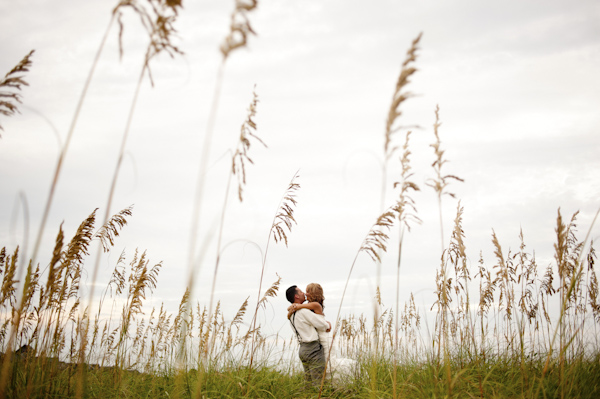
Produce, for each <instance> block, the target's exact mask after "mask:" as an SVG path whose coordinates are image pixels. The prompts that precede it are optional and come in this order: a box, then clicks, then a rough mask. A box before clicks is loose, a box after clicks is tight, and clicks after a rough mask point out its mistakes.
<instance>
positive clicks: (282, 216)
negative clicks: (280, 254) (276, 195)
mask: <svg viewBox="0 0 600 399" xmlns="http://www.w3.org/2000/svg"><path fill="white" fill-rule="evenodd" d="M298 177H299V176H298V172H296V174H295V175H294V177H293V178H292V180H291V181H290V184H289V186H288V188H287V190H286V191H285V194H284V196H283V199H282V201H281V206H280V207H279V210H278V211H277V214H276V215H275V220H274V221H273V224H272V225H271V233H273V238H274V239H275V242H279V241H281V240H282V239H283V240H284V242H285V246H286V247H287V245H288V240H287V235H286V232H285V231H286V229H287V231H288V232H291V231H292V225H293V224H294V223H296V220H295V219H294V206H296V204H297V202H296V191H298V190H299V189H300V184H298V183H296V179H297V178H298Z"/></svg>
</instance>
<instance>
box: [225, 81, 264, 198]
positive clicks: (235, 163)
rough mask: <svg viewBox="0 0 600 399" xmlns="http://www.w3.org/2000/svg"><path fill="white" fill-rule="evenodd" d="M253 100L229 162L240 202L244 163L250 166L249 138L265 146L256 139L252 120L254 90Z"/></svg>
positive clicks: (244, 170) (244, 171)
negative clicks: (236, 184) (235, 177)
mask: <svg viewBox="0 0 600 399" xmlns="http://www.w3.org/2000/svg"><path fill="white" fill-rule="evenodd" d="M252 95H253V99H252V102H251V103H250V106H249V107H248V116H247V117H246V120H245V121H244V123H242V127H241V129H240V141H239V143H238V147H237V148H236V150H235V153H234V154H233V159H232V161H231V170H232V173H233V174H234V175H236V176H237V179H238V198H239V200H240V202H242V201H243V197H242V192H243V190H244V186H245V185H246V165H245V162H246V161H248V162H250V163H251V164H253V163H254V162H252V159H251V158H250V157H249V156H248V150H249V149H250V145H251V141H250V138H254V139H256V140H258V142H259V143H261V144H262V145H263V146H265V148H267V145H266V144H265V143H264V142H263V141H262V140H261V139H260V137H258V136H257V135H256V134H255V132H256V123H255V122H254V120H252V118H254V117H255V116H256V106H257V104H258V95H257V94H256V87H255V90H254V91H252Z"/></svg>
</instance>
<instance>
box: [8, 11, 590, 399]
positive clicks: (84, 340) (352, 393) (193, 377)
mask: <svg viewBox="0 0 600 399" xmlns="http://www.w3.org/2000/svg"><path fill="white" fill-rule="evenodd" d="M236 4H237V6H236V8H235V9H234V12H233V15H232V21H238V22H239V21H242V22H239V23H237V24H234V23H232V26H231V32H230V34H229V36H227V37H226V38H225V39H224V41H223V45H222V47H221V52H222V56H223V58H222V65H221V69H220V71H219V73H218V75H217V76H216V81H217V85H216V86H217V89H216V90H217V94H215V99H214V103H213V109H212V110H211V111H210V118H209V122H208V126H207V130H206V137H205V143H204V147H203V154H202V157H201V159H200V172H199V178H198V183H197V187H196V198H195V201H194V204H196V208H195V209H194V210H193V215H192V216H191V219H192V224H193V226H192V230H191V233H190V235H191V237H190V243H192V244H191V245H190V246H191V248H190V256H189V258H190V265H191V264H192V263H193V262H195V259H197V258H198V254H200V255H202V251H204V250H205V249H204V248H196V247H195V245H196V243H197V242H198V241H199V240H198V237H197V235H198V234H199V233H198V230H199V227H198V224H199V214H200V213H201V212H200V208H201V207H202V204H203V197H204V196H205V195H206V194H205V193H204V181H203V176H204V175H205V172H206V169H207V168H208V165H207V162H208V155H209V153H210V142H211V135H212V134H213V130H214V123H215V121H214V118H215V109H216V106H217V104H218V101H219V100H218V98H219V96H218V91H219V89H220V86H221V84H222V82H221V80H222V78H223V77H222V76H223V75H222V71H223V68H224V67H225V65H226V63H227V62H228V59H229V55H230V54H231V53H232V52H234V51H235V50H236V49H238V48H241V47H244V46H245V45H246V42H247V40H248V38H249V37H251V36H252V33H253V31H252V28H251V26H250V19H249V18H250V16H251V14H252V12H253V11H254V9H255V7H256V2H249V3H248V4H245V3H241V2H237V3H236ZM180 5H181V4H180V1H177V0H171V1H169V0H150V1H149V2H147V3H146V2H144V3H142V2H136V1H131V2H124V1H123V2H120V3H119V4H118V6H117V7H116V8H115V10H114V12H113V19H112V20H111V23H110V24H109V27H108V30H110V29H112V26H113V24H115V23H116V22H117V21H118V16H119V12H120V11H121V9H123V8H127V7H132V8H133V9H134V12H135V13H137V15H139V18H140V19H141V21H142V22H143V26H144V27H145V28H146V30H147V33H148V35H149V38H150V44H149V46H148V48H147V51H146V55H145V60H144V64H143V66H142V68H141V70H140V78H139V83H138V87H137V91H136V96H135V97H134V100H133V102H132V104H131V111H130V112H131V113H130V117H129V119H128V121H127V126H126V127H125V131H124V134H123V137H122V142H121V143H119V145H120V155H119V158H118V162H117V165H116V167H115V171H114V177H113V181H112V185H111V189H110V192H109V193H108V201H107V203H106V204H105V206H104V207H103V208H101V209H103V212H104V214H103V215H101V216H100V215H98V210H93V211H92V212H91V213H90V215H89V217H88V218H86V219H85V220H84V221H82V223H81V225H80V226H79V228H78V229H77V231H76V232H74V234H73V233H71V232H65V231H63V228H62V226H48V228H49V229H58V233H57V235H56V238H55V241H54V250H53V252H52V254H51V256H49V258H50V261H49V262H48V263H47V264H40V263H38V261H39V259H40V258H41V256H40V254H38V249H39V248H40V240H41V237H42V236H43V234H42V233H43V231H44V230H45V228H46V226H45V224H46V220H47V216H48V213H49V211H50V209H51V207H52V201H53V193H54V188H55V187H56V184H57V181H58V180H59V178H60V176H61V168H62V163H63V159H64V157H65V156H66V154H67V153H68V150H69V142H70V138H71V136H72V134H73V132H74V126H75V125H76V122H77V118H78V112H79V109H80V107H81V104H82V103H83V102H84V101H85V96H86V90H87V85H88V84H89V81H90V80H91V79H92V78H93V72H94V68H95V65H96V63H94V65H93V66H92V68H91V71H90V75H89V79H88V82H87V83H86V87H85V88H84V90H83V93H82V96H81V99H80V102H79V104H78V111H77V112H76V114H75V116H74V119H73V122H72V126H71V128H70V130H69V133H68V138H67V140H66V141H65V143H64V144H63V147H62V151H61V154H60V157H59V160H58V162H57V166H56V170H55V174H54V182H53V185H52V188H51V190H50V194H49V196H48V199H47V203H46V208H45V212H44V215H43V217H42V221H41V226H40V229H39V234H38V236H37V241H36V242H35V243H34V249H33V251H32V254H31V256H30V260H29V262H23V258H22V257H21V256H20V254H19V251H20V250H21V249H20V248H19V247H16V248H10V247H7V246H2V249H1V252H0V276H1V277H2V286H1V289H0V350H1V352H2V354H1V357H0V397H1V398H26V397H27V398H42V397H45V398H46V397H50V398H71V397H73V398H107V397H115V398H163V397H164V398H237V397H250V398H309V397H335V398H346V397H356V398H363V397H364V398H404V397H406V398H431V397H457V398H470V397H473V398H475V397H477V398H516V397H519V398H521V397H522V398H574V397H578V398H596V397H600V341H599V340H598V328H599V327H600V298H599V293H600V292H599V287H598V279H597V275H596V272H595V261H596V254H595V251H594V247H593V242H591V240H589V237H587V236H586V237H584V238H583V239H581V238H580V237H579V236H578V234H579V232H578V230H577V223H578V220H577V214H574V215H572V216H570V217H568V218H565V216H564V215H562V214H561V212H560V210H559V211H558V214H557V217H556V223H555V226H556V227H555V231H556V240H555V242H554V249H555V254H554V259H555V262H554V264H552V265H549V266H547V267H543V268H542V267H539V266H538V264H537V263H536V259H535V256H534V252H533V251H531V250H529V249H528V248H527V246H526V245H525V240H524V238H523V235H521V237H520V238H521V245H520V247H519V250H518V251H516V252H511V251H510V250H509V251H508V252H506V251H504V250H503V249H502V247H501V243H500V242H499V240H498V239H497V237H496V235H495V234H494V235H493V238H492V241H493V245H494V248H495V260H494V261H493V264H489V263H486V262H484V260H483V259H481V261H480V262H479V263H478V264H477V265H476V266H475V267H473V266H471V265H470V263H469V262H468V260H467V254H466V249H465V245H464V242H463V241H464V237H465V232H464V231H463V221H462V214H463V209H462V207H461V205H460V203H459V205H458V207H457V209H456V215H455V218H454V223H453V226H452V229H451V234H450V240H449V242H448V243H447V245H446V244H445V243H444V234H443V231H444V226H443V221H442V217H441V207H442V202H443V200H444V198H447V197H448V196H451V197H453V196H454V195H453V194H452V193H451V184H455V183H459V182H461V181H462V179H461V178H460V177H459V176H455V175H452V174H449V173H448V172H447V171H446V166H445V164H446V162H447V159H446V158H445V154H444V150H443V146H442V142H441V139H440V134H441V132H440V131H439V130H440V122H439V117H438V111H439V110H436V112H435V115H436V120H435V123H434V141H433V143H432V145H431V146H432V147H433V150H434V154H435V161H434V163H433V165H432V166H433V170H432V172H433V174H434V176H435V177H434V178H433V179H431V180H429V181H428V182H427V183H426V184H427V185H428V186H430V187H431V188H432V189H433V190H434V192H435V194H436V196H437V200H438V203H439V206H440V232H441V236H442V245H441V248H440V264H439V266H438V269H437V273H436V280H435V287H436V290H435V296H436V300H435V302H434V303H431V304H428V305H429V306H430V307H431V308H430V309H431V310H433V311H434V313H433V315H434V316H433V318H429V319H427V318H426V317H425V316H424V313H425V312H423V310H419V309H418V307H417V306H416V305H415V301H414V297H413V296H412V295H411V299H410V301H408V302H406V303H404V304H400V301H399V285H400V284H399V281H400V280H399V279H400V270H401V261H402V244H403V236H404V234H405V233H406V234H409V232H410V227H411V226H412V225H414V224H417V223H419V222H420V220H419V218H418V216H417V212H416V206H417V204H416V203H415V201H414V200H413V199H412V196H411V195H412V194H414V192H415V191H419V190H420V188H419V187H418V185H417V184H416V183H415V182H414V181H412V177H413V172H412V166H411V162H410V155H411V151H410V135H411V133H410V132H404V131H400V129H399V128H398V126H399V118H400V116H401V114H402V112H401V107H402V105H403V103H404V102H405V101H406V100H407V99H409V98H410V95H409V93H408V92H407V89H406V87H407V85H408V84H409V82H410V78H411V77H412V75H413V74H415V73H416V71H417V69H416V67H415V65H416V63H417V59H418V50H419V45H420V38H421V35H418V36H417V37H416V38H415V39H414V40H413V41H412V44H410V46H409V48H408V51H407V53H406V58H405V60H404V63H403V64H402V68H401V71H400V74H399V77H398V80H397V84H396V87H395V89H394V96H393V99H392V102H391V105H390V109H389V110H388V114H387V115H388V117H387V121H386V128H385V132H384V137H385V146H384V159H385V160H386V161H385V163H384V165H383V174H384V175H385V174H386V173H387V172H386V171H387V166H388V165H387V163H388V162H391V159H392V158H393V157H392V156H393V155H397V153H400V162H401V171H402V174H401V176H400V179H399V181H398V182H396V183H395V184H394V186H393V187H385V185H384V187H382V198H384V197H385V192H386V190H388V189H393V190H395V192H396V193H397V199H396V201H394V203H393V204H392V205H391V206H389V207H388V208H386V209H385V210H383V211H382V212H381V214H380V216H379V217H378V218H377V219H376V221H375V223H374V224H373V227H372V228H371V229H370V230H369V231H368V232H365V239H364V241H363V243H362V245H361V247H360V248H357V253H356V257H358V256H359V255H361V254H362V255H363V256H364V255H368V256H370V257H371V258H372V259H373V261H374V263H375V264H376V265H379V264H380V261H381V257H382V256H384V253H385V252H386V251H387V249H388V248H389V247H397V248H398V255H397V256H398V258H397V279H398V280H397V284H396V290H397V293H396V303H395V306H393V307H390V308H385V307H383V306H382V305H381V303H379V306H376V311H375V317H374V318H373V319H371V318H370V317H369V318H367V317H365V316H364V315H351V316H343V317H342V316H341V312H340V310H341V304H340V310H338V312H337V316H336V318H335V319H333V320H332V321H335V329H334V332H333V340H334V341H333V347H334V348H335V352H336V353H337V355H338V357H343V358H350V359H355V360H357V367H356V368H355V369H354V370H353V373H352V374H351V375H348V376H345V378H343V379H341V380H335V381H332V380H330V379H324V382H323V385H322V387H321V388H320V389H314V388H306V386H305V382H304V378H303V373H302V372H301V370H299V368H298V366H297V365H296V363H297V362H295V360H296V358H295V353H296V352H297V343H296V342H295V340H294V339H293V338H292V339H285V338H282V337H279V336H272V335H267V334H264V333H263V331H262V329H261V325H260V322H259V317H258V315H259V312H260V311H261V309H262V308H263V307H264V306H266V305H267V304H268V302H269V301H270V300H271V299H272V298H273V297H275V296H277V295H281V292H280V288H281V287H280V285H281V278H278V279H277V280H276V281H274V282H271V284H270V285H268V284H267V282H266V281H264V278H266V277H265V276H264V270H265V265H266V261H267V256H268V249H269V243H271V242H275V243H276V242H282V243H285V244H287V240H288V234H289V233H290V231H291V229H292V227H293V226H294V224H295V223H296V221H295V219H294V210H295V206H296V192H297V190H298V189H299V188H300V186H299V184H298V182H297V177H296V176H294V178H293V179H292V180H291V181H290V183H289V185H288V187H287V190H285V192H284V193H283V196H282V199H281V202H280V205H279V208H278V209H277V210H276V213H275V218H274V220H273V223H272V225H271V228H270V231H269V238H268V241H267V246H266V248H265V251H264V253H263V257H262V269H261V275H260V283H259V286H258V287H256V289H257V297H256V306H254V307H251V306H249V300H248V299H247V300H246V301H245V302H243V303H241V304H240V307H239V310H238V311H237V313H236V314H233V315H225V314H223V311H222V309H221V304H220V302H219V300H218V298H215V285H216V280H217V274H218V271H219V267H220V255H218V256H217V258H216V262H215V264H214V265H210V267H212V268H214V276H213V280H212V291H211V295H210V302H209V303H206V304H204V303H198V302H194V301H193V300H192V299H190V294H189V293H190V292H191V291H192V288H193V284H194V281H195V277H196V276H194V274H193V272H191V274H190V275H189V276H186V277H187V284H188V287H187V290H186V291H185V293H184V294H183V295H182V297H181V301H180V305H179V310H178V312H176V313H173V314H172V313H170V312H168V311H166V310H165V309H164V308H163V307H158V308H152V309H148V308H147V305H146V299H147V298H148V297H149V296H150V295H151V294H152V291H153V290H154V289H156V287H157V285H158V284H160V273H161V268H162V264H161V263H157V264H151V263H150V261H149V260H148V258H147V256H146V253H144V252H137V251H136V252H135V253H134V254H133V255H130V256H129V257H127V256H126V255H125V254H124V253H122V254H121V255H120V256H119V257H118V260H117V262H116V263H115V265H114V270H113V272H112V276H111V279H110V282H109V283H108V284H107V285H106V286H105V287H103V288H102V289H101V292H95V290H97V289H98V288H95V284H94V283H95V282H96V277H97V271H98V267H99V266H98V265H99V263H100V258H101V256H102V255H103V254H105V253H108V252H110V251H113V250H114V246H115V241H116V239H117V236H118V235H119V232H120V231H121V229H123V228H126V224H127V223H128V220H129V218H130V217H131V209H130V208H127V209H123V210H121V211H119V212H117V213H114V214H112V213H111V212H110V210H111V207H112V198H113V196H114V188H115V185H116V182H117V179H118V176H119V171H120V167H121V162H122V159H123V155H124V148H125V143H126V142H127V136H128V131H129V124H130V122H131V115H132V114H133V111H134V109H135V107H136V100H137V93H139V87H140V86H139V84H141V82H142V81H144V80H145V79H148V78H149V76H150V75H149V72H150V65H151V62H152V60H153V58H154V57H155V56H156V55H157V54H159V53H161V52H166V53H169V54H171V55H175V54H178V53H179V52H180V50H179V49H178V48H177V47H176V46H175V45H173V44H172V42H171V35H172V34H174V28H173V26H174V24H175V23H176V19H177V16H178V13H179V12H182V10H181V8H180ZM121 28H122V26H121ZM103 40H106V38H105V39H103ZM103 45H104V41H103V42H102V43H101V44H100V47H99V49H98V56H97V58H96V62H97V59H98V58H99V57H100V56H101V54H102V48H103ZM32 54H33V52H32V53H30V54H28V55H27V56H26V57H25V58H24V59H23V61H22V62H21V63H19V64H18V65H17V66H16V67H15V69H13V70H12V71H9V73H8V74H7V75H6V77H5V78H4V80H2V81H0V94H2V97H1V98H5V99H6V101H3V102H0V110H1V111H2V114H3V115H4V116H11V115H13V114H14V113H15V111H16V110H17V108H18V106H19V105H20V102H21V101H22V100H23V99H22V98H21V97H20V95H19V90H20V89H21V86H23V85H26V84H27V83H26V77H27V72H28V70H29V68H32V67H34V65H32ZM257 102H258V96H257V94H256V93H254V94H253V98H252V100H251V102H250V105H249V107H248V115H247V118H246V120H245V121H244V123H243V124H242V126H241V129H240V132H241V133H240V140H239V143H238V146H237V148H236V149H235V150H234V151H232V153H231V164H230V165H231V172H230V174H229V177H228V180H227V182H224V185H226V187H227V188H226V190H227V192H229V190H230V189H231V186H232V185H234V186H235V185H236V184H237V187H236V189H237V192H238V197H239V200H240V201H242V200H243V195H244V187H245V184H246V179H245V176H246V175H245V174H246V168H247V167H249V165H251V164H252V160H251V159H250V157H249V150H250V147H251V145H260V144H264V143H262V140H261V139H260V138H259V132H258V131H257V127H256V124H255V122H254V118H255V116H256V112H257V110H256V108H257ZM399 136H402V137H401V139H402V144H403V145H395V144H394V142H396V141H397V140H398V137H399ZM383 181H384V182H385V181H386V179H385V178H384V179H383ZM226 198H227V197H226ZM99 205H100V204H99ZM382 208H384V207H383V206H382ZM217 211H218V212H219V214H220V215H221V219H220V224H219V226H218V227H217V229H216V231H215V232H214V236H215V237H216V241H217V249H218V251H217V253H218V254H220V253H221V251H220V250H221V249H222V247H223V244H222V243H221V237H222V233H223V225H224V223H223V220H224V217H225V214H226V212H227V203H224V204H223V207H222V209H219V210H217ZM592 225H593V222H592ZM392 227H396V228H400V229H401V231H402V233H401V234H400V238H399V242H390V236H389V235H388V234H389V231H390V229H391V228H392ZM71 234H72V237H71ZM92 245H97V250H96V251H92V249H91V246H92ZM91 253H93V254H94V255H95V257H94V256H90V254H91ZM90 258H91V259H90ZM355 259H356V258H355ZM355 262H356V260H355ZM353 268H354V264H352V265H351V267H350V268H349V270H348V280H347V282H348V281H349V280H350V278H351V276H352V272H353ZM190 270H192V271H193V270H194V268H190ZM379 273H380V272H378V274H379ZM82 276H90V277H91V279H90V281H91V284H90V287H89V289H87V290H83V289H82V284H83V283H82ZM347 282H346V287H345V288H344V292H343V294H342V300H341V302H343V300H344V296H345V294H346V289H347V287H348V283H347ZM267 285H268V286H267ZM378 285H379V281H378ZM82 292H89V297H88V296H84V295H83V294H82ZM290 359H293V360H294V361H291V360H290Z"/></svg>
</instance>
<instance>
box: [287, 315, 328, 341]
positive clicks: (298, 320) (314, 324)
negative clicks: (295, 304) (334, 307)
mask: <svg viewBox="0 0 600 399" xmlns="http://www.w3.org/2000/svg"><path fill="white" fill-rule="evenodd" d="M290 321H291V322H292V324H293V325H294V327H296V331H297V332H298V335H300V341H301V342H311V341H318V340H319V334H318V333H317V330H319V331H326V330H327V329H328V328H329V323H327V321H326V320H325V316H322V315H318V314H316V313H313V312H312V311H310V310H308V309H298V310H297V311H296V313H294V314H293V315H292V317H291V318H290ZM315 329H316V330H315Z"/></svg>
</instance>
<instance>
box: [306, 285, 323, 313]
mask: <svg viewBox="0 0 600 399" xmlns="http://www.w3.org/2000/svg"><path fill="white" fill-rule="evenodd" d="M306 297H307V299H308V301H309V302H318V303H320V304H321V307H322V308H323V309H325V304H324V303H323V302H325V296H324V295H323V287H321V284H317V283H310V284H309V285H307V286H306Z"/></svg>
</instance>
